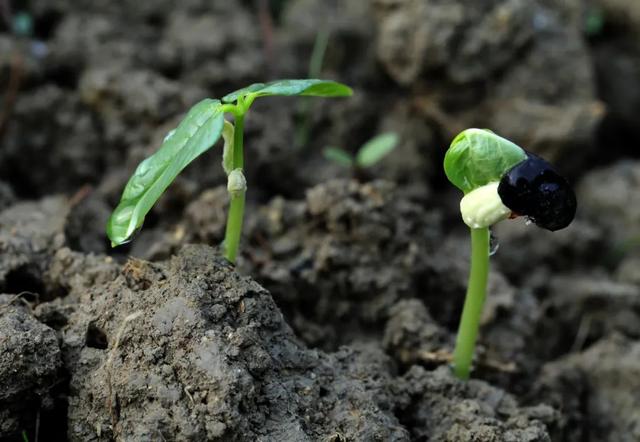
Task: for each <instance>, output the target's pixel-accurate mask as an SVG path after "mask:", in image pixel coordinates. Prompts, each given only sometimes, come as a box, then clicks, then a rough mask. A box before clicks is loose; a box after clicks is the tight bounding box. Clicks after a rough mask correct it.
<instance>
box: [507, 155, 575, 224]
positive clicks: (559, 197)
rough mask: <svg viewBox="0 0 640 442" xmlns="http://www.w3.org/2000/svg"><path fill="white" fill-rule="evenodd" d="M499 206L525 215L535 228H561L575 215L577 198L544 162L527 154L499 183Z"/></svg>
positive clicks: (560, 177)
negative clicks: (501, 204) (502, 205)
mask: <svg viewBox="0 0 640 442" xmlns="http://www.w3.org/2000/svg"><path fill="white" fill-rule="evenodd" d="M498 195H500V199H501V200H502V203H503V204H504V205H505V206H507V207H508V208H509V209H511V210H512V211H513V212H514V213H516V214H518V215H525V216H527V217H529V219H531V221H533V222H534V223H536V225H537V226H538V227H542V228H543V229H547V230H551V231H555V230H560V229H564V228H565V227H567V226H568V225H569V224H571V221H573V218H574V216H575V214H576V207H577V203H576V195H575V194H574V193H573V189H571V186H570V185H569V183H568V182H567V180H566V179H564V178H563V177H562V176H560V175H559V174H558V172H556V171H555V169H554V168H553V167H552V166H551V165H550V164H549V163H547V162H546V161H545V160H543V159H542V158H540V157H539V156H537V155H534V154H532V153H529V152H527V159H526V160H524V161H523V162H521V163H518V164H516V165H515V166H514V167H512V168H511V169H510V170H509V171H508V172H507V173H506V174H505V175H504V176H503V177H502V179H501V180H500V184H499V185H498Z"/></svg>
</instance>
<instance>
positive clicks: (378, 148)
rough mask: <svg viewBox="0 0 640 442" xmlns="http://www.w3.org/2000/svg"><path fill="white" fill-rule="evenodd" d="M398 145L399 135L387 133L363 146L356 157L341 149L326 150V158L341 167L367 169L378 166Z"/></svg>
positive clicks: (329, 148)
mask: <svg viewBox="0 0 640 442" xmlns="http://www.w3.org/2000/svg"><path fill="white" fill-rule="evenodd" d="M397 144H398V135H397V134H396V133H394V132H386V133H383V134H380V135H377V136H375V137H373V138H372V139H370V140H369V141H367V142H366V143H365V144H363V145H362V147H360V149H359V150H358V153H357V154H356V155H355V157H354V156H353V155H351V154H350V153H349V152H347V151H345V150H344V149H341V148H339V147H327V148H325V149H324V156H325V158H327V159H328V160H331V161H333V162H334V163H336V164H339V165H340V166H344V167H354V166H355V167H357V168H359V169H366V168H368V167H371V166H373V165H375V164H377V163H378V162H379V161H380V160H382V158H384V157H385V156H387V155H388V154H390V153H391V151H393V149H395V148H396V146H397Z"/></svg>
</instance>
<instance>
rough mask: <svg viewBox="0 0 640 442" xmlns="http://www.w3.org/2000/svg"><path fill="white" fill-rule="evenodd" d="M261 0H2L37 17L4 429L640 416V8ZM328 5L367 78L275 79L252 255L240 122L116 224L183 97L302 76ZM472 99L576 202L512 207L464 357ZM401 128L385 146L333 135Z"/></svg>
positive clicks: (337, 428)
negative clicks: (519, 214)
mask: <svg viewBox="0 0 640 442" xmlns="http://www.w3.org/2000/svg"><path fill="white" fill-rule="evenodd" d="M267 3H268V4H269V5H270V6H271V7H270V8H268V9H264V8H262V7H261V2H249V1H243V2H227V1H223V0H216V1H213V2H212V1H204V0H188V1H185V2H179V4H175V3H174V2H166V1H162V2H153V3H147V2H137V1H129V0H127V1H123V2H93V1H91V2H89V1H74V2H70V1H66V0H56V1H50V0H48V1H41V0H32V1H29V2H11V5H12V10H11V11H8V12H7V13H3V14H2V17H3V19H6V20H9V22H10V23H14V21H12V20H15V18H16V17H18V15H19V14H20V13H26V14H28V17H30V18H31V20H32V24H33V29H32V30H31V32H27V33H26V35H18V34H17V33H15V32H10V26H8V25H7V23H6V22H4V21H1V20H0V23H1V24H0V48H1V49H0V103H2V107H0V110H1V112H0V440H3V441H4V440H7V441H22V440H24V437H26V438H27V439H28V440H44V439H47V440H72V441H87V440H95V441H102V440H105V441H108V440H127V441H129V440H131V441H133V440H194V441H195V440H198V441H200V440H221V441H232V440H238V441H245V440H259V441H276V440H277V441H316V440H317V441H333V442H338V441H376V440H379V441H390V440H394V441H405V440H406V441H409V440H415V441H423V440H424V441H426V440H429V441H431V440H432V441H460V442H462V441H470V440H474V441H487V442H488V441H514V442H515V441H612V442H613V441H616V442H617V441H636V440H640V426H639V424H638V422H640V414H639V413H640V403H639V399H638V398H640V384H639V383H638V378H639V374H640V373H639V372H640V325H639V324H640V248H639V247H638V246H639V245H640V241H639V238H640V231H639V230H638V226H639V225H640V212H639V209H638V207H640V201H637V200H638V195H640V160H639V158H640V156H639V155H638V152H637V149H634V148H633V146H636V145H637V144H638V142H639V141H640V131H638V129H637V127H638V125H637V124H636V123H637V121H636V120H637V115H638V112H637V110H638V104H639V103H640V101H639V99H638V97H639V93H638V87H637V84H636V83H637V81H636V79H637V75H635V74H637V73H638V72H640V46H639V45H638V39H637V36H638V35H640V19H638V17H639V15H638V9H637V8H636V7H635V6H633V5H631V4H628V3H630V2H621V1H618V0H598V1H586V0H585V1H582V0H572V1H570V2H553V1H547V0H536V1H522V0H483V1H480V2H478V1H462V0H461V1H448V2H443V1H436V0H428V1H424V0H371V1H363V2H333V1H330V2H326V1H317V0H287V1H281V2H270V3H269V2H265V4H267ZM347 3H348V4H347ZM3 4H4V3H3V2H0V6H2V5H3ZM5 16H6V17H5ZM6 20H5V21H6ZM319 31H323V32H324V31H326V32H328V33H329V36H330V38H329V44H328V47H327V52H326V57H325V62H324V64H323V68H322V76H323V77H329V78H335V79H338V80H341V81H344V82H346V83H348V84H351V85H353V86H354V89H355V92H356V93H355V95H354V97H353V98H352V99H348V100H326V101H307V102H305V103H306V105H305V104H301V101H295V100H284V99H282V100H281V99H273V100H271V101H269V100H266V99H265V100H264V101H263V102H257V103H256V105H255V106H254V108H252V110H251V113H250V115H249V117H248V119H247V130H246V141H245V143H246V146H247V159H246V161H247V170H246V175H247V178H248V183H249V193H248V204H247V215H246V220H245V229H244V235H243V240H242V242H243V244H242V253H241V256H240V257H239V260H238V263H237V266H231V265H230V264H229V263H227V262H226V261H225V260H224V259H223V258H222V256H221V254H220V250H219V247H218V245H219V244H220V242H221V240H222V238H223V235H224V227H225V222H226V209H227V199H228V198H227V193H226V188H225V186H224V185H225V177H224V173H223V171H222V168H221V166H220V151H219V150H218V149H217V148H214V149H212V150H211V151H210V152H207V153H206V154H204V155H203V156H202V158H200V159H198V161H196V162H194V164H192V165H190V166H189V167H188V168H187V169H186V170H185V172H184V173H183V174H182V175H181V176H180V177H179V178H178V179H177V180H176V181H175V182H174V183H173V184H172V185H171V186H170V188H169V189H168V190H167V192H166V194H165V195H164V196H163V197H162V199H161V200H160V201H159V203H158V205H157V206H156V207H155V208H154V210H153V211H152V212H151V213H150V215H149V216H148V217H147V220H146V222H145V226H144V229H143V230H142V232H141V233H140V234H139V236H137V237H136V238H135V240H134V241H133V242H132V243H130V244H128V245H126V246H124V247H121V248H117V249H111V248H110V247H109V244H108V242H107V240H106V238H105V234H104V225H105V222H106V219H107V218H108V216H109V214H110V211H111V210H112V208H113V207H114V206H115V204H116V203H117V201H118V198H119V196H120V192H121V190H122V188H123V186H124V183H125V182H126V180H127V178H128V176H129V174H130V173H131V171H132V170H133V169H134V168H135V166H136V165H137V163H138V162H139V161H140V160H142V159H143V158H144V157H145V156H146V155H148V154H150V153H151V152H153V151H154V150H155V149H156V148H157V146H158V145H159V143H160V142H161V141H162V139H163V137H164V136H165V134H166V133H167V132H168V131H169V130H170V129H171V128H172V127H174V126H175V124H176V123H177V122H178V121H179V120H180V118H181V116H182V115H183V113H184V111H185V110H186V109H187V108H188V107H189V106H190V105H191V104H193V103H194V102H196V101H198V100H199V99H201V98H203V97H205V96H212V97H219V96H221V95H223V94H224V93H226V92H228V91H230V90H232V89H235V88H238V87H241V86H244V85H246V84H247V83H250V82H253V81H264V80H268V79H272V78H282V77H304V76H306V75H307V70H308V67H307V65H308V61H309V56H310V53H311V49H312V47H313V44H314V41H315V40H316V37H317V35H318V32H319ZM305 108H307V109H309V113H308V114H305ZM305 121H306V123H305ZM305 125H306V126H305ZM469 126H475V127H488V128H491V129H493V130H495V131H497V132H499V133H501V134H502V135H505V136H507V137H509V138H512V139H513V140H514V141H516V142H518V143H519V144H521V145H523V146H525V147H527V148H528V149H530V150H532V151H534V152H537V153H539V154H541V155H543V156H545V157H546V158H547V159H549V160H551V161H553V162H554V163H555V164H556V165H557V167H558V169H559V170H561V171H563V172H565V173H566V174H567V175H568V177H569V179H570V181H571V182H572V183H574V185H575V187H576V190H577V195H578V205H579V208H578V215H577V218H576V220H575V221H574V223H573V224H572V225H571V226H570V227H569V228H567V229H565V230H562V231H559V232H555V233H550V232H544V231H541V230H539V229H536V228H535V226H528V225H525V223H524V221H522V220H515V221H509V222H503V223H501V224H499V225H498V226H497V227H496V228H495V229H494V232H493V233H494V235H495V237H496V238H497V242H498V243H499V249H498V250H497V253H496V254H495V255H494V256H493V257H492V268H491V275H490V281H489V296H488V299H487V305H486V307H485V312H484V317H483V320H482V330H481V335H480V340H479V343H478V349H477V357H476V361H475V368H474V372H473V376H472V377H473V379H472V380H471V381H469V382H466V383H465V382H461V381H459V380H457V379H456V378H454V377H453V375H452V374H451V370H450V368H449V364H450V362H451V354H452V351H453V346H454V341H455V332H456V328H457V324H458V320H459V315H460V312H461V308H462V302H463V298H464V292H465V288H466V280H467V272H468V256H469V244H468V241H469V240H468V234H467V232H466V231H465V229H464V228H463V224H462V222H461V221H460V219H459V214H458V202H459V197H460V195H459V194H458V193H457V192H456V191H455V190H454V189H452V188H451V186H450V185H449V184H448V183H447V182H446V178H445V177H444V174H443V173H442V170H441V160H442V157H443V155H444V151H445V149H446V147H447V145H448V143H449V141H450V139H451V138H452V136H454V135H455V134H456V133H457V132H458V131H459V130H461V129H464V128H466V127H469ZM301 127H307V129H308V133H307V137H306V138H307V142H306V143H303V145H301V144H300V142H299V140H300V138H299V136H300V130H301ZM388 130H392V131H396V132H397V133H398V134H399V136H400V143H399V145H398V147H397V150H396V151H394V154H393V155H392V156H390V157H387V158H385V159H384V160H383V161H382V162H381V163H380V164H378V165H376V166H375V167H374V168H372V169H371V170H368V171H367V172H366V173H365V174H357V175H353V174H352V173H351V171H349V170H346V169H343V168H341V167H339V166H337V165H335V164H332V163H330V162H328V161H327V160H325V159H324V158H323V157H322V148H323V147H324V146H326V145H334V146H341V147H343V148H344V149H346V150H348V151H350V152H355V151H356V150H357V148H358V147H359V146H360V145H361V144H362V143H363V142H365V141H367V140H368V139H369V138H371V137H372V136H373V135H375V134H377V133H379V132H381V131H388Z"/></svg>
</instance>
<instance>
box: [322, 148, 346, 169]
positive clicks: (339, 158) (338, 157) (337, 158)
mask: <svg viewBox="0 0 640 442" xmlns="http://www.w3.org/2000/svg"><path fill="white" fill-rule="evenodd" d="M322 153H323V154H324V157H325V158H326V159H328V160H330V161H333V162H334V163H336V164H338V165H340V166H344V167H352V166H353V157H352V156H351V155H350V154H349V153H348V152H347V151H345V150H344V149H340V148H339V147H325V148H324V150H323V151H322Z"/></svg>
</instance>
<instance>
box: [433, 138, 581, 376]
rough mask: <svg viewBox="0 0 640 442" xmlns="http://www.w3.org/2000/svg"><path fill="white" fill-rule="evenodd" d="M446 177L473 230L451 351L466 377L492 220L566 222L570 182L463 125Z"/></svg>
mask: <svg viewBox="0 0 640 442" xmlns="http://www.w3.org/2000/svg"><path fill="white" fill-rule="evenodd" d="M444 170H445V173H446V175H447V178H448V179H449V181H451V183H452V184H454V185H455V186H456V187H457V188H459V189H460V190H461V191H462V192H463V193H464V196H463V197H462V200H461V201H460V213H461V215H462V219H463V221H464V222H465V224H467V226H469V228H470V229H471V269H470V273H469V285H468V287H467V294H466V298H465V302H464V307H463V310H462V318H461V319H460V326H459V329H458V336H457V339H456V348H455V351H454V355H453V370H454V372H455V374H456V376H458V377H459V378H460V379H468V378H469V374H470V372H471V364H472V360H473V353H474V349H475V345H476V339H477V336H478V329H479V326H480V317H481V316H482V309H483V306H484V301H485V297H486V291H487V279H488V276H489V255H490V232H489V228H490V227H491V226H492V225H494V224H495V223H497V222H499V221H501V220H504V219H507V218H516V217H518V216H525V217H527V218H528V219H529V220H530V221H531V222H533V223H535V224H536V225H537V226H538V227H541V228H544V229H547V230H551V231H556V230H560V229H563V228H565V227H567V226H568V225H569V224H570V223H571V221H572V220H573V218H574V216H575V213H576V197H575V194H574V192H573V190H572V189H571V186H570V185H569V183H568V182H567V180H566V179H564V178H563V177H562V176H560V175H559V174H558V173H557V172H556V171H555V170H554V169H553V167H551V165H550V164H549V163H547V162H546V161H545V160H543V159H542V158H540V157H538V156H536V155H534V154H532V153H530V152H527V151H525V150H524V149H522V148H521V147H519V146H517V145H516V144H514V143H512V142H511V141H509V140H507V139H505V138H502V137H500V136H498V135H496V134H495V133H493V132H491V131H489V130H485V129H467V130H465V131H463V132H461V133H460V134H459V135H458V136H457V137H456V138H455V139H454V140H453V142H452V143H451V146H450V147H449V149H448V150H447V153H446V155H445V158H444Z"/></svg>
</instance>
